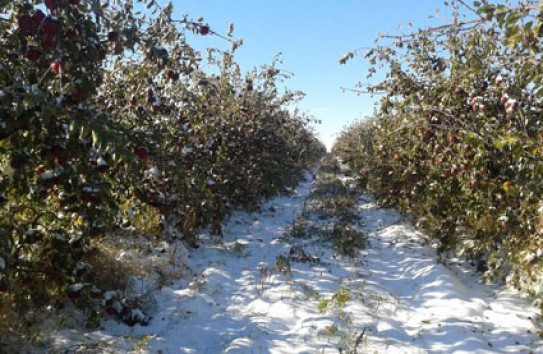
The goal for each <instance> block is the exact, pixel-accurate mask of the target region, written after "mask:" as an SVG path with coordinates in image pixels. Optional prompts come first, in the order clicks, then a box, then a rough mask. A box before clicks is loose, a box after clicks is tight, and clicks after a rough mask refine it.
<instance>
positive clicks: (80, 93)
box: [72, 89, 89, 103]
mask: <svg viewBox="0 0 543 354" xmlns="http://www.w3.org/2000/svg"><path fill="white" fill-rule="evenodd" d="M87 97H89V92H88V91H87V90H85V89H77V90H76V91H75V92H74V93H73V94H72V100H73V101H74V102H76V103H77V102H81V101H83V100H86V99H87Z"/></svg>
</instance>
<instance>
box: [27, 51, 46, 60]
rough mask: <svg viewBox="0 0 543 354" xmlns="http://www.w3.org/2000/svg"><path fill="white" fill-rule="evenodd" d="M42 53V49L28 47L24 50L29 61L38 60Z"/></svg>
mask: <svg viewBox="0 0 543 354" xmlns="http://www.w3.org/2000/svg"><path fill="white" fill-rule="evenodd" d="M42 54H43V53H42V51H41V50H39V49H37V48H29V49H28V50H27V51H26V58H27V59H28V60H30V61H38V60H39V59H40V58H41V55H42Z"/></svg>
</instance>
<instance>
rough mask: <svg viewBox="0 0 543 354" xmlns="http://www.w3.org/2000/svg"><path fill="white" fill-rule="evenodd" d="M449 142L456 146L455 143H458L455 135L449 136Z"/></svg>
mask: <svg viewBox="0 0 543 354" xmlns="http://www.w3.org/2000/svg"><path fill="white" fill-rule="evenodd" d="M449 142H450V143H451V144H456V143H457V142H458V138H457V137H456V135H451V136H450V137H449Z"/></svg>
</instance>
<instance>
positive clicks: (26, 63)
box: [0, 0, 324, 311]
mask: <svg viewBox="0 0 543 354" xmlns="http://www.w3.org/2000/svg"><path fill="white" fill-rule="evenodd" d="M0 8H1V9H2V11H1V15H0V58H1V61H0V63H1V64H0V87H1V90H0V116H1V117H2V122H0V171H1V172H0V206H1V209H0V296H1V298H0V300H1V301H2V302H4V303H10V304H13V306H14V309H16V310H18V311H26V310H28V309H29V308H31V307H33V306H41V305H46V304H48V303H50V302H51V298H55V299H57V300H61V299H63V298H71V299H75V298H78V297H80V296H81V294H80V293H79V292H80V291H81V289H87V288H90V282H91V281H92V279H91V278H89V277H88V275H89V274H92V273H93V272H92V270H91V269H87V268H86V267H87V266H89V267H90V264H92V262H88V261H89V260H90V259H92V257H94V256H95V255H96V250H97V246H99V245H100V242H101V239H102V237H103V236H104V235H105V234H106V233H108V232H113V231H115V230H118V229H121V228H128V227H134V226H135V227H139V228H144V229H147V230H148V231H150V230H152V227H150V226H149V225H145V224H146V222H145V221H144V222H143V225H141V224H142V220H146V219H145V216H142V213H144V214H146V215H147V214H149V215H150V217H149V218H148V219H149V220H150V221H152V222H155V221H153V220H157V219H159V220H160V223H161V227H162V231H163V232H162V236H163V237H167V239H172V238H184V239H186V240H187V241H188V242H189V243H190V244H191V245H193V246H196V242H197V240H196V236H195V235H196V232H197V229H198V228H200V227H203V226H206V225H211V228H212V230H213V231H214V232H216V233H219V234H220V222H221V221H222V219H223V218H224V217H226V216H227V214H228V212H229V210H230V209H231V208H233V207H241V206H251V205H254V204H255V203H257V202H258V198H260V197H261V196H265V197H269V196H272V195H275V194H277V193H282V192H284V191H285V190H286V189H287V187H289V186H293V185H294V184H296V183H297V182H298V181H299V179H300V178H301V176H302V175H301V171H302V169H303V168H305V167H307V166H308V165H310V164H311V163H313V162H314V161H316V159H318V158H319V156H320V155H322V154H323V152H324V147H323V146H322V144H320V143H319V142H318V141H317V140H316V139H315V137H314V135H313V132H312V131H311V129H310V128H309V126H308V123H309V122H310V119H309V118H308V117H305V116H304V115H303V114H301V113H299V112H297V111H292V110H291V109H289V105H290V104H291V103H295V102H296V100H297V99H298V98H300V97H301V94H299V93H293V92H289V91H287V92H285V93H284V94H281V93H280V90H279V89H278V87H277V86H278V81H279V80H281V79H282V78H283V75H282V73H281V71H280V70H279V69H278V68H277V65H278V64H279V61H278V60H276V61H275V62H274V63H272V65H268V66H263V67H262V68H260V69H255V70H253V71H252V72H250V73H248V74H245V75H244V74H242V73H241V70H240V68H239V67H238V66H237V64H236V63H235V61H234V53H235V51H236V49H237V48H238V47H239V46H240V45H241V41H236V40H234V39H233V37H232V30H233V28H230V29H229V31H228V32H229V33H228V35H227V36H226V37H224V36H221V37H222V38H224V39H225V40H226V42H227V43H229V44H231V48H230V49H228V50H219V49H209V55H208V58H207V64H208V65H209V66H210V67H214V68H215V69H216V70H215V69H213V70H211V69H210V70H208V71H204V70H203V67H204V65H202V61H204V59H203V58H202V54H201V53H199V52H198V51H196V50H195V49H194V48H192V47H191V46H190V44H189V43H188V41H187V32H193V33H195V34H196V35H200V36H206V35H218V34H217V33H216V32H215V31H213V30H212V29H211V28H210V26H209V25H208V24H206V23H204V22H203V20H202V19H198V20H197V21H192V20H190V19H189V18H188V17H184V18H182V19H180V20H177V19H174V18H173V7H172V5H171V4H170V5H167V6H165V7H160V6H159V5H158V4H157V3H156V2H154V1H152V0H140V1H138V2H137V3H134V2H133V1H110V2H106V3H104V4H101V3H100V2H99V1H97V0H91V1H78V0H47V1H45V2H43V1H40V0H21V1H13V2H12V1H10V2H7V1H2V2H0ZM212 72H213V74H212ZM147 211H148V212H147ZM138 215H139V216H138ZM83 268H85V271H82V269H83ZM93 289H94V288H93ZM103 290H107V289H97V290H96V291H97V292H101V291H103ZM59 303H62V301H59Z"/></svg>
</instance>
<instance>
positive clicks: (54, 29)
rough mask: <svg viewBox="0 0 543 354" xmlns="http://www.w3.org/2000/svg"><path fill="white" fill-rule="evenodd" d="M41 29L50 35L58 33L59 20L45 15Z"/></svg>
mask: <svg viewBox="0 0 543 354" xmlns="http://www.w3.org/2000/svg"><path fill="white" fill-rule="evenodd" d="M42 28H43V31H44V32H45V33H47V34H49V35H51V36H56V35H58V32H59V31H58V30H59V22H58V21H57V20H55V19H54V18H52V17H50V16H49V17H46V18H45V19H44V20H43V23H42Z"/></svg>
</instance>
